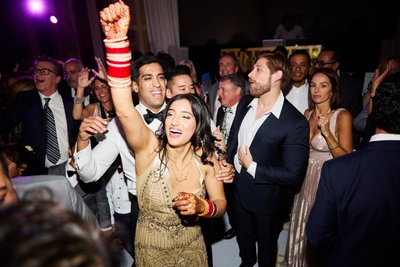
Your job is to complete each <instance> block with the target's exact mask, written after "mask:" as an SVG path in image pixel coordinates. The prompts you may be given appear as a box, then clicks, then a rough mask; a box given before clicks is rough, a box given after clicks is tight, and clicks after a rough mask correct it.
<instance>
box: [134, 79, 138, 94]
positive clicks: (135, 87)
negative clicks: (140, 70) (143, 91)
mask: <svg viewBox="0 0 400 267" xmlns="http://www.w3.org/2000/svg"><path fill="white" fill-rule="evenodd" d="M132 90H133V91H134V92H135V93H139V86H138V84H137V83H136V82H135V81H132Z"/></svg>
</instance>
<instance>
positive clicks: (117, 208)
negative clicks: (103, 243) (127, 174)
mask: <svg viewBox="0 0 400 267" xmlns="http://www.w3.org/2000/svg"><path fill="white" fill-rule="evenodd" d="M106 191H107V198H108V204H109V205H110V211H111V224H114V223H115V222H114V215H113V213H114V212H115V213H119V214H128V213H130V212H131V202H130V201H129V195H128V188H127V186H126V184H125V181H124V173H123V172H121V173H120V172H118V170H116V171H115V173H114V174H113V176H112V177H111V179H110V181H109V182H108V184H107V186H106Z"/></svg>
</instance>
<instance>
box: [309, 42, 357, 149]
mask: <svg viewBox="0 0 400 267" xmlns="http://www.w3.org/2000/svg"><path fill="white" fill-rule="evenodd" d="M340 63H341V60H340V56H339V53H338V51H337V50H335V49H334V48H333V47H327V46H326V47H324V48H323V49H322V50H321V51H320V53H319V54H318V57H317V59H316V61H315V68H329V69H332V70H333V71H336V72H337V73H338V75H339V77H340V81H341V83H342V91H341V92H340V97H341V106H342V107H344V108H345V109H347V110H348V111H350V113H351V116H352V117H353V118H355V117H356V116H357V115H358V113H360V112H361V110H362V90H363V81H364V78H363V76H362V75H358V74H357V73H355V72H342V71H340V69H339V68H340ZM359 142H360V134H359V133H358V132H357V131H356V130H355V129H353V148H358V145H359Z"/></svg>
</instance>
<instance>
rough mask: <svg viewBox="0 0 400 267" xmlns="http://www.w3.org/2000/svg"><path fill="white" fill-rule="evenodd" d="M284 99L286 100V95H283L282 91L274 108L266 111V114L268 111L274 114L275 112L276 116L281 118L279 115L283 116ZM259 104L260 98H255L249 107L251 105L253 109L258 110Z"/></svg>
mask: <svg viewBox="0 0 400 267" xmlns="http://www.w3.org/2000/svg"><path fill="white" fill-rule="evenodd" d="M284 100H285V97H284V96H283V93H282V91H280V92H279V96H278V99H277V100H276V102H275V104H274V105H273V106H272V108H271V109H270V110H268V111H267V112H265V114H264V115H266V114H268V113H272V114H274V116H275V117H276V118H278V119H279V117H280V116H281V112H282V107H283V102H284ZM257 105H258V98H254V99H253V100H252V101H251V102H250V104H249V105H248V106H247V107H251V108H252V109H253V110H256V109H257Z"/></svg>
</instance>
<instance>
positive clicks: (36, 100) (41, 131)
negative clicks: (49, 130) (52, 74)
mask: <svg viewBox="0 0 400 267" xmlns="http://www.w3.org/2000/svg"><path fill="white" fill-rule="evenodd" d="M31 101H32V102H31V110H30V111H29V110H28V111H27V116H29V117H31V118H32V119H33V120H37V124H36V125H37V127H35V128H34V129H31V130H33V131H35V133H34V134H35V135H37V136H39V139H40V146H42V149H44V151H46V143H47V141H46V138H47V137H46V125H45V121H44V111H43V105H42V98H41V97H40V95H39V92H38V91H37V90H36V89H35V91H34V92H33V91H32V100H31ZM35 114H36V116H35ZM37 138H38V137H37Z"/></svg>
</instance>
